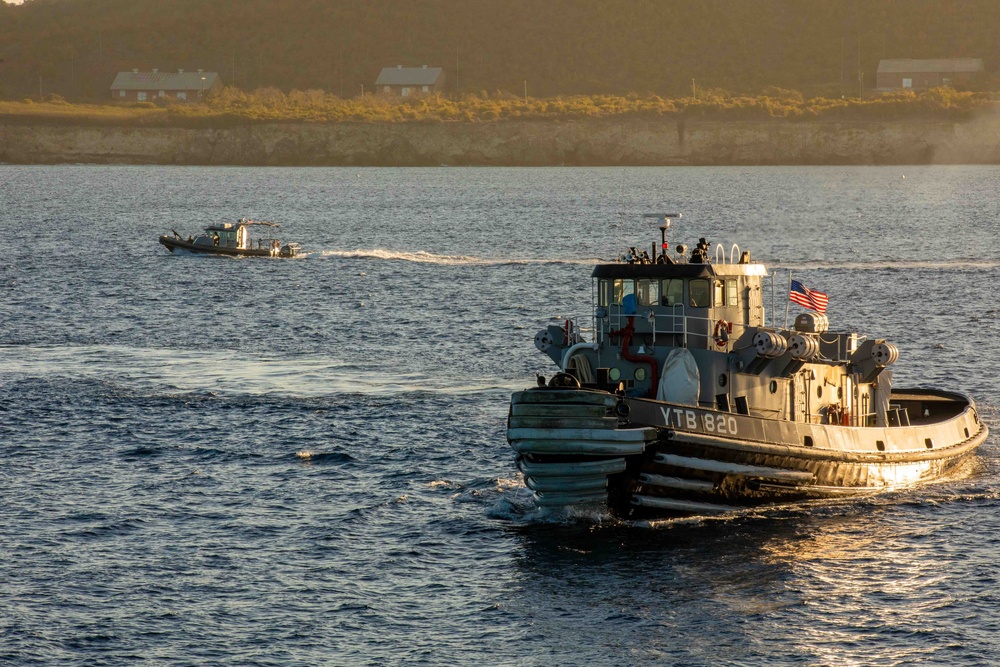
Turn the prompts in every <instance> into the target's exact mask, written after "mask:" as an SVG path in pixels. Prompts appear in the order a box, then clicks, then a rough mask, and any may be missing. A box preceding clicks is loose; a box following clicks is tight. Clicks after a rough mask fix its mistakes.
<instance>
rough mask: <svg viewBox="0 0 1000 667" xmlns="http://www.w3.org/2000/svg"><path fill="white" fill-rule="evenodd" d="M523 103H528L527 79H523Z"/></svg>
mask: <svg viewBox="0 0 1000 667" xmlns="http://www.w3.org/2000/svg"><path fill="white" fill-rule="evenodd" d="M524 103H525V104H527V103H528V80H527V79H525V81H524Z"/></svg>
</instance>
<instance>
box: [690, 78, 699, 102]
mask: <svg viewBox="0 0 1000 667" xmlns="http://www.w3.org/2000/svg"><path fill="white" fill-rule="evenodd" d="M691 97H693V98H694V99H698V87H697V86H696V85H695V84H694V78H692V79H691Z"/></svg>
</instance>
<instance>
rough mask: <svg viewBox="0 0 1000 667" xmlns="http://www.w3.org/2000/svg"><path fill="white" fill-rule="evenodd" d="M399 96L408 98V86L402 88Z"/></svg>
mask: <svg viewBox="0 0 1000 667" xmlns="http://www.w3.org/2000/svg"><path fill="white" fill-rule="evenodd" d="M399 94H400V95H402V96H403V97H406V96H408V95H409V94H410V88H409V87H408V86H403V87H402V88H401V89H400V91H399Z"/></svg>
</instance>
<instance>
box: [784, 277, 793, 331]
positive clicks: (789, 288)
mask: <svg viewBox="0 0 1000 667" xmlns="http://www.w3.org/2000/svg"><path fill="white" fill-rule="evenodd" d="M788 293H789V294H791V293H792V270H791V269H789V270H788ZM789 301H791V299H787V300H786V301H785V329H787V328H788V302H789Z"/></svg>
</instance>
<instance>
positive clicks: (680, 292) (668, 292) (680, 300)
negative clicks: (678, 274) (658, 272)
mask: <svg viewBox="0 0 1000 667" xmlns="http://www.w3.org/2000/svg"><path fill="white" fill-rule="evenodd" d="M660 287H661V288H662V290H661V294H662V295H663V298H662V299H661V300H660V303H661V304H662V305H664V306H678V305H680V306H683V305H684V281H683V280H681V279H680V278H666V279H664V280H663V282H662V284H661V285H660Z"/></svg>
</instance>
